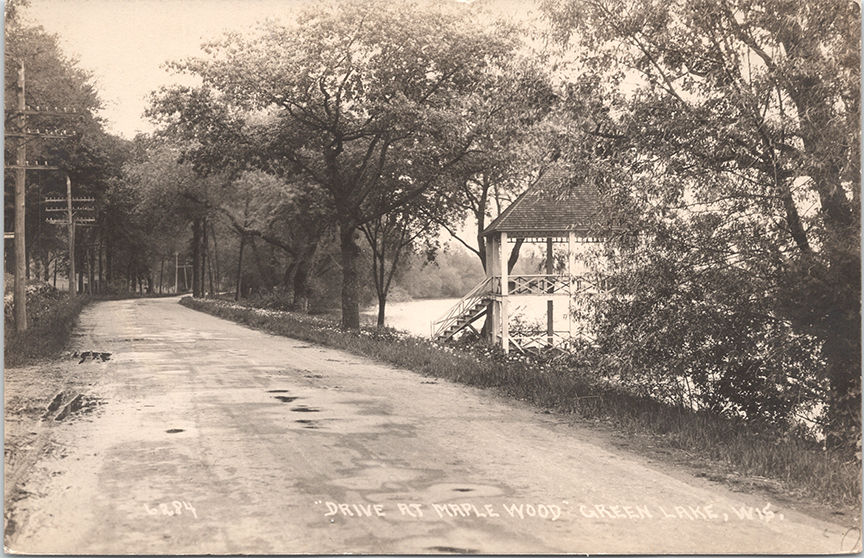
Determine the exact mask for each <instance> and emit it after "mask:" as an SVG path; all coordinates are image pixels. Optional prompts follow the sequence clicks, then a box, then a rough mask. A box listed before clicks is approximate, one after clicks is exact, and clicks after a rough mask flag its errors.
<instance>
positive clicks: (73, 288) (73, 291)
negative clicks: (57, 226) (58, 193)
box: [66, 174, 78, 298]
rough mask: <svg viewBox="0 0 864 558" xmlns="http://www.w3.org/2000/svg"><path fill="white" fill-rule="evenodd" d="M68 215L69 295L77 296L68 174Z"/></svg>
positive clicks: (73, 227)
mask: <svg viewBox="0 0 864 558" xmlns="http://www.w3.org/2000/svg"><path fill="white" fill-rule="evenodd" d="M66 215H67V217H68V219H69V296H70V297H73V298H74V297H75V295H76V293H77V287H78V285H77V281H75V220H74V219H73V218H72V180H71V179H70V178H69V175H68V174H67V175H66Z"/></svg>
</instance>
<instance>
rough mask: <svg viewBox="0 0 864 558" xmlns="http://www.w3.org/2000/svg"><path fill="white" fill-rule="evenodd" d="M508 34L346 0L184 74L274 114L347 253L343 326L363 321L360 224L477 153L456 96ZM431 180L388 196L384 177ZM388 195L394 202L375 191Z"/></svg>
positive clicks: (451, 15) (402, 6) (460, 11)
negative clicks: (326, 201)
mask: <svg viewBox="0 0 864 558" xmlns="http://www.w3.org/2000/svg"><path fill="white" fill-rule="evenodd" d="M515 46H516V45H515V42H514V40H513V38H512V35H511V33H510V32H509V30H508V29H504V28H500V27H490V26H488V25H487V26H483V25H480V24H478V23H477V22H476V19H475V18H474V17H473V16H472V14H471V12H470V9H469V7H458V6H456V7H452V9H451V8H447V9H445V8H443V7H441V6H439V7H437V8H434V9H430V8H429V7H427V6H425V5H417V4H413V3H409V2H404V3H403V2H399V3H394V2H383V1H363V2H339V3H337V4H335V6H334V7H333V8H332V9H328V8H323V7H322V8H318V9H316V10H313V11H310V12H307V13H306V14H305V15H304V16H302V17H301V18H299V20H298V21H297V23H296V24H295V25H293V26H286V25H281V24H277V23H273V22H270V23H267V24H265V25H263V26H262V27H261V29H260V30H259V32H258V33H257V34H256V35H254V36H250V37H248V38H247V37H242V36H239V35H229V36H228V37H226V38H225V39H224V40H223V41H221V42H219V43H214V44H211V45H209V46H208V47H207V51H208V53H209V54H210V58H208V59H198V60H189V61H187V62H185V63H183V64H179V65H178V67H179V68H181V69H183V70H186V71H189V72H192V73H194V74H197V75H199V76H201V77H202V78H203V80H204V83H205V84H206V85H208V86H212V87H213V88H215V89H217V90H219V91H220V92H222V93H224V94H225V95H227V96H228V97H229V98H231V99H232V100H233V101H234V102H236V103H238V104H242V105H243V106H246V107H248V108H250V109H258V110H265V111H269V112H270V113H271V114H272V115H274V116H275V117H276V118H277V124H276V125H274V126H272V127H271V128H270V136H269V139H270V141H271V145H272V146H273V147H274V151H275V153H276V155H277V156H278V157H279V158H280V159H282V160H283V161H284V162H285V163H286V164H290V165H293V166H294V167H295V168H296V169H298V170H299V171H302V172H303V173H305V174H306V175H307V176H308V177H309V178H310V179H312V180H313V181H314V182H316V183H317V184H319V185H320V186H321V187H322V189H323V190H324V191H326V192H327V194H328V195H329V197H330V198H331V201H332V205H333V207H334V211H335V214H336V222H337V225H338V227H339V236H340V243H341V256H342V274H343V287H342V327H343V328H346V329H356V328H358V327H359V324H360V314H359V298H358V287H359V270H358V267H357V262H358V257H359V254H360V250H359V248H358V246H357V243H356V238H357V232H358V227H360V226H362V225H363V224H365V223H368V222H370V221H372V220H374V219H376V218H378V217H380V216H382V215H385V214H387V213H389V212H390V211H392V210H395V209H397V208H399V207H401V206H403V205H404V204H406V203H408V202H409V201H410V200H412V199H414V198H415V197H417V196H418V195H420V194H421V193H422V192H423V191H425V190H426V189H428V188H429V187H430V185H431V184H432V180H433V177H434V176H435V175H436V174H439V173H441V172H445V171H446V170H447V169H449V168H450V167H451V166H452V165H453V164H455V163H456V162H458V161H459V160H461V159H462V158H463V157H464V156H465V155H466V153H468V152H469V151H470V150H471V149H473V148H474V146H475V142H476V138H477V136H478V134H479V133H480V130H478V129H477V127H476V125H474V123H472V122H469V121H467V119H466V118H464V117H463V116H462V115H461V114H460V112H458V111H456V110H453V108H454V107H456V106H459V103H457V100H459V99H461V98H462V97H463V96H465V95H470V94H472V93H473V92H476V91H479V90H482V89H483V85H484V82H485V81H486V80H487V79H490V78H491V77H493V75H494V73H495V71H494V67H495V66H496V65H498V64H500V63H501V62H502V61H503V60H504V59H505V58H506V57H507V56H508V55H509V54H510V53H512V52H513V50H514V48H515ZM400 168H403V169H405V170H406V174H410V175H412V176H423V177H427V178H425V179H424V180H421V181H418V182H415V183H412V184H411V185H410V187H406V186H405V185H403V186H402V187H400V188H399V189H398V190H392V191H388V190H387V189H388V188H390V187H391V186H392V184H391V183H390V182H389V181H386V180H382V177H384V176H391V175H396V176H398V175H399V174H400V172H399V170H398V169H400ZM382 191H387V194H388V195H387V199H388V202H389V203H387V204H383V205H382V204H380V203H378V201H379V200H380V198H381V195H380V193H381V192H382Z"/></svg>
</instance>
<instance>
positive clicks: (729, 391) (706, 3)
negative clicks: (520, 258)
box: [544, 0, 861, 438]
mask: <svg viewBox="0 0 864 558" xmlns="http://www.w3.org/2000/svg"><path fill="white" fill-rule="evenodd" d="M544 10H545V12H546V14H547V16H548V18H549V20H550V21H551V23H552V25H553V28H554V30H555V33H556V36H557V38H558V39H559V40H560V41H561V42H562V44H566V43H569V44H571V45H572V46H576V48H578V49H579V52H580V53H581V56H580V57H579V66H580V78H579V80H580V81H582V82H583V83H592V82H593V83H594V84H604V85H605V86H606V87H610V88H612V89H613V90H617V91H618V92H619V94H618V95H616V96H610V97H608V98H607V99H606V102H605V105H606V110H605V115H606V116H605V118H604V121H603V122H602V126H601V123H600V122H598V130H600V129H601V128H605V129H606V130H607V131H608V132H610V133H606V134H597V142H596V143H597V151H596V152H595V154H597V153H600V154H601V155H602V156H601V157H599V158H598V159H599V160H598V161H597V162H596V163H593V164H592V165H591V167H592V168H593V169H594V170H596V169H597V168H604V166H605V168H607V169H608V170H609V172H608V173H607V178H606V179H601V180H599V183H600V186H601V188H603V189H604V190H605V191H606V192H607V193H608V195H609V197H610V198H612V199H615V200H616V201H617V202H619V213H618V215H617V217H618V218H617V219H616V224H617V225H618V226H619V228H618V229H617V230H618V231H620V230H621V229H620V227H621V226H622V224H623V223H627V224H625V225H623V226H624V227H625V228H627V229H629V230H627V233H628V234H626V235H619V241H620V242H618V243H617V248H619V249H620V248H622V247H625V246H627V247H628V248H629V250H628V251H625V252H617V254H618V256H619V257H617V258H614V257H613V261H614V262H616V263H617V278H618V280H617V281H615V282H614V284H615V286H616V287H617V289H618V291H617V293H618V295H619V296H617V297H615V298H614V299H613V298H611V297H610V298H609V299H607V300H606V301H605V302H604V306H603V310H604V311H603V312H601V315H602V316H603V317H604V320H603V323H602V326H601V331H602V332H603V334H604V337H603V338H604V340H605V341H606V342H607V343H608V344H609V345H608V346H607V350H608V351H610V352H613V351H614V352H616V353H617V354H618V355H619V356H620V361H621V362H626V363H627V364H628V366H629V367H631V368H632V369H634V370H638V371H639V373H641V374H656V375H658V376H661V375H664V374H665V377H666V379H667V380H668V379H674V377H675V375H676V374H681V372H682V371H690V372H692V373H693V375H694V377H695V378H696V380H697V382H698V383H699V384H700V385H699V389H700V390H701V393H702V396H703V400H704V402H706V404H707V405H709V406H713V407H714V408H716V409H719V410H727V411H728V410H734V411H736V412H741V411H743V412H745V413H747V414H748V415H749V416H750V417H751V418H752V417H756V416H762V417H763V418H764V419H766V420H775V419H777V418H778V417H784V419H788V417H789V409H790V408H791V407H794V406H795V401H796V400H800V398H801V397H802V390H805V388H804V387H803V386H805V385H806V386H807V387H806V390H817V391H819V390H824V391H822V394H823V395H824V396H825V399H824V400H825V401H827V402H828V406H827V407H828V411H827V412H826V413H825V414H824V416H823V417H822V419H823V420H824V421H825V422H826V424H827V425H828V427H827V428H826V431H827V432H828V434H829V438H830V437H839V438H844V437H846V438H848V437H849V436H855V435H856V434H855V433H856V432H857V433H859V435H860V409H859V407H860V338H861V330H860V318H861V314H860V309H861V299H860V237H859V229H860V188H861V183H860V158H861V150H860V100H859V99H860V7H859V5H858V4H856V3H854V2H848V1H845V0H836V1H830V2H820V3H818V4H813V3H800V2H791V1H786V0H730V1H727V0H723V1H721V0H701V1H697V2H690V1H672V2H645V3H639V4H632V3H630V2H624V1H618V0H548V1H547V2H544ZM577 45H578V46H577ZM613 167H614V168H613ZM609 178H614V179H612V180H609ZM622 217H623V218H622ZM636 239H638V240H636ZM624 254H626V255H624ZM610 255H613V256H614V255H615V254H614V253H612V252H610ZM620 295H625V296H620ZM747 386H750V387H747ZM811 395H812V394H811ZM817 399H818V398H817ZM817 399H810V400H811V401H815V400H817ZM780 408H783V409H784V410H783V411H782V412H781V411H780V410H779V409H780Z"/></svg>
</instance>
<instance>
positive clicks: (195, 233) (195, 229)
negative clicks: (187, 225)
mask: <svg viewBox="0 0 864 558" xmlns="http://www.w3.org/2000/svg"><path fill="white" fill-rule="evenodd" d="M200 257H201V218H200V217H196V218H195V219H193V220H192V296H193V297H194V298H198V297H200V296H201V276H200V271H201V270H200V265H199V264H198V262H199V259H200Z"/></svg>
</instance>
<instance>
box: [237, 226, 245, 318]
mask: <svg viewBox="0 0 864 558" xmlns="http://www.w3.org/2000/svg"><path fill="white" fill-rule="evenodd" d="M245 245H246V236H245V235H243V236H241V237H240V254H239V255H238V256H237V281H236V283H235V285H237V289H236V290H235V291H234V300H235V302H236V301H238V300H240V280H241V277H242V276H243V247H244V246H245Z"/></svg>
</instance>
